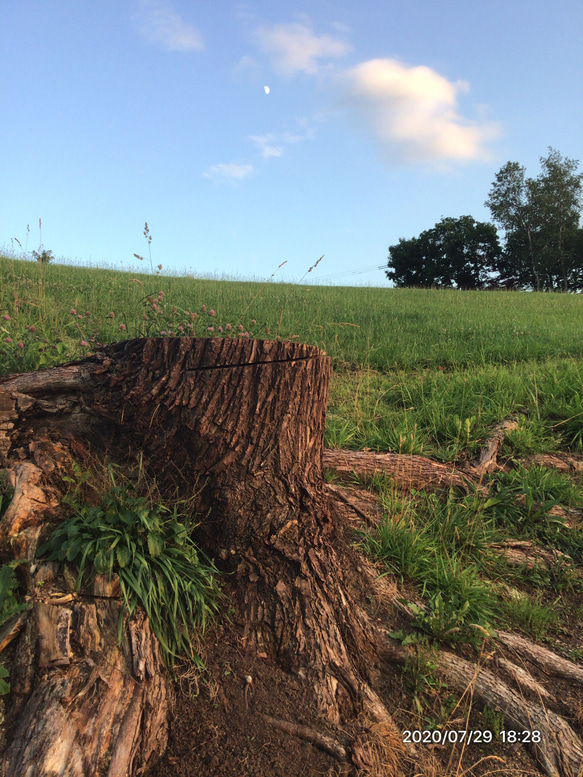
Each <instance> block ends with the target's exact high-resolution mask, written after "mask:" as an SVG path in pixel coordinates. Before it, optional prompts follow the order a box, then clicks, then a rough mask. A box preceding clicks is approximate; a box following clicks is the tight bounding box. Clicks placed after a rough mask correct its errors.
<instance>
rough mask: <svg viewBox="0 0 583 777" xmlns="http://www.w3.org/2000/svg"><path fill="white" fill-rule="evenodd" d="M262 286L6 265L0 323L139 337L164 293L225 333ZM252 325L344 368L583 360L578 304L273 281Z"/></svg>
mask: <svg viewBox="0 0 583 777" xmlns="http://www.w3.org/2000/svg"><path fill="white" fill-rule="evenodd" d="M41 274H42V276H41ZM260 287H261V284H260V283H257V282H251V283H247V282H242V281H222V280H213V279H200V278H191V277H188V276H186V277H176V276H152V275H145V274H136V273H126V272H118V271H113V270H105V269H102V270H100V269H96V268H94V269H87V268H83V267H72V266H62V265H52V264H51V265H38V264H36V263H32V262H27V261H21V260H13V259H9V258H7V257H4V258H3V257H0V289H1V291H0V317H1V315H4V314H6V313H7V314H9V315H11V316H13V323H12V324H11V327H12V328H11V330H10V331H11V335H10V336H12V337H13V338H14V336H17V337H18V334H19V332H20V333H24V325H25V324H29V325H34V326H37V327H39V325H40V326H42V329H43V332H44V334H45V336H47V335H48V336H53V337H54V336H55V335H57V334H58V335H59V336H61V335H62V333H63V332H64V331H66V332H70V329H71V328H70V326H69V325H70V323H71V320H70V316H69V311H70V310H71V309H78V308H79V309H81V312H82V313H83V314H84V313H85V311H90V313H91V317H92V322H85V324H84V328H83V332H84V334H85V335H86V336H85V337H84V338H78V339H79V340H81V339H85V340H86V341H89V339H91V338H92V337H96V338H98V339H99V338H100V339H101V340H106V339H107V338H110V339H111V338H112V337H121V336H130V335H131V334H132V331H133V330H132V328H131V327H130V325H131V326H132V327H133V326H134V325H136V324H137V323H138V322H139V320H140V316H141V315H142V310H141V309H140V307H139V305H140V299H141V298H143V297H144V295H147V294H155V293H157V292H159V291H163V292H164V294H165V296H166V298H167V299H170V300H171V301H172V304H173V305H175V306H177V307H178V308H181V309H187V310H196V309H198V308H199V307H200V306H201V305H203V304H205V305H207V306H208V308H209V309H210V308H212V309H213V310H215V311H216V316H217V318H216V321H217V323H221V322H222V324H223V325H225V324H226V323H227V322H228V321H230V322H231V323H233V322H234V321H236V320H237V319H238V318H239V316H240V315H241V313H242V312H243V311H244V310H245V309H246V308H247V306H248V304H249V301H250V300H251V299H252V298H253V297H254V296H255V295H256V293H257V292H258V291H259V289H260ZM111 312H114V313H115V314H116V320H117V321H119V320H120V319H119V318H117V317H118V316H120V315H121V314H122V313H123V314H124V316H125V319H124V320H125V323H126V326H127V327H128V328H127V330H126V334H125V335H123V334H120V333H119V331H117V332H115V331H114V330H112V328H111V326H110V323H109V321H108V316H109V314H110V313H111ZM252 319H255V320H257V321H259V322H261V324H263V325H265V326H266V327H269V329H270V332H269V336H273V335H275V334H276V333H277V332H279V334H280V335H282V336H287V337H292V336H294V335H296V336H297V337H298V338H299V339H301V340H303V341H305V342H308V343H311V344H313V345H317V346H320V347H322V348H324V349H325V350H326V351H327V353H328V354H329V355H330V356H331V357H332V359H333V363H334V366H335V368H336V369H338V368H348V369H363V368H369V369H374V370H378V371H381V372H387V371H389V370H391V371H392V370H395V369H397V370H399V369H401V370H407V371H410V370H413V369H417V370H418V369H424V368H432V369H438V368H439V367H442V368H443V369H444V370H448V369H449V370H451V369H459V368H463V367H475V366H484V365H487V364H500V365H504V364H512V363H515V362H524V361H532V360H535V361H539V360H544V359H546V358H548V357H549V356H551V355H552V356H554V357H568V356H571V357H579V356H581V355H583V339H582V338H581V337H580V335H579V333H580V332H581V329H582V327H583V298H582V297H581V296H579V295H563V294H534V293H533V294H527V293H512V292H501V291H500V292H499V291H493V292H458V291H451V290H423V289H379V288H351V287H322V286H304V285H301V286H299V285H291V284H284V283H269V284H267V285H266V286H265V287H264V288H263V290H262V291H261V294H259V295H258V296H257V298H256V299H255V301H254V303H253V305H252V306H251V307H250V309H249V311H248V321H250V320H252ZM243 323H244V324H245V326H247V323H248V322H247V321H245V322H243ZM67 327H68V329H67ZM88 336H89V337H88ZM263 336H268V334H267V333H264V334H263Z"/></svg>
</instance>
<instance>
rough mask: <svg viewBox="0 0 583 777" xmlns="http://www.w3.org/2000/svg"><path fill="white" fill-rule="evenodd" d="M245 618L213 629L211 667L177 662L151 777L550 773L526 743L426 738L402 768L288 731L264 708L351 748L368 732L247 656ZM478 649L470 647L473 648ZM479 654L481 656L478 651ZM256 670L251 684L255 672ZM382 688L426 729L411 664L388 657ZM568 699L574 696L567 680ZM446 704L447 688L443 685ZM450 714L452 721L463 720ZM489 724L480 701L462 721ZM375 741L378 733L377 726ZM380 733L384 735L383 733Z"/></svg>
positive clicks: (409, 719)
mask: <svg viewBox="0 0 583 777" xmlns="http://www.w3.org/2000/svg"><path fill="white" fill-rule="evenodd" d="M238 634H239V631H238V628H237V626H235V625H233V624H226V625H223V626H217V627H213V628H212V629H210V630H209V631H208V632H207V635H206V638H205V646H204V652H205V653H206V655H205V663H206V667H207V670H206V672H203V673H202V674H201V673H198V672H196V671H194V670H193V669H192V668H190V669H189V668H188V667H187V666H186V665H184V666H180V667H177V681H176V683H175V689H176V708H175V712H174V714H173V716H172V719H171V727H170V736H169V742H168V748H167V751H166V753H165V755H164V757H163V759H162V760H161V761H159V762H158V763H157V764H156V765H155V766H154V768H153V770H152V771H151V775H152V777H170V776H171V775H172V776H173V777H174V776H175V777H195V776H196V777H319V776H320V775H321V776H322V777H324V776H326V777H333V775H345V776H350V777H360V776H361V775H363V776H364V775H365V774H371V775H373V777H384V776H385V775H386V777H392V775H397V774H399V775H403V777H421V776H422V775H423V777H446V775H447V776H449V775H459V777H462V775H463V777H485V776H486V775H490V774H492V775H494V774H496V775H508V777H511V776H512V777H527V775H529V776H531V777H532V775H540V774H543V772H542V771H541V770H540V769H539V768H538V767H537V765H536V762H535V761H534V760H533V759H532V757H531V756H530V755H529V753H528V752H527V751H526V750H525V749H524V747H522V746H512V745H509V744H503V743H501V742H500V741H498V742H496V743H493V744H491V745H486V744H484V745H478V744H472V745H470V746H468V747H466V748H460V746H459V745H458V746H455V747H454V746H451V745H443V746H441V745H437V746H436V745H421V746H420V749H419V751H418V754H417V757H416V758H415V759H413V760H410V761H407V762H403V763H402V767H401V770H400V771H395V770H394V767H392V766H391V765H390V764H389V763H386V764H384V765H383V760H382V755H381V757H380V760H378V761H376V760H375V761H373V763H372V764H371V765H370V768H369V769H358V768H356V767H354V765H351V764H349V763H346V762H341V761H339V760H337V759H336V758H334V757H333V756H331V755H329V754H328V753H326V752H324V751H323V750H321V749H319V748H318V747H316V746H315V745H313V744H311V743H310V742H308V741H304V740H302V739H301V738H299V737H298V736H294V735H291V734H288V733H284V732H283V731H281V730H279V729H278V728H277V727H275V726H274V725H272V724H270V723H268V722H266V721H265V719H264V718H263V716H264V715H267V716H271V717H272V718H278V719H280V720H285V721H289V722H292V723H295V724H300V725H303V726H305V727H308V728H309V729H311V730H312V731H316V732H318V733H320V734H324V735H325V734H328V735H329V736H331V737H333V738H334V739H335V740H336V741H337V742H339V743H340V744H344V745H347V746H348V747H349V748H350V746H351V744H352V743H353V742H354V739H355V737H361V741H362V737H363V736H364V739H365V740H366V727H365V734H364V735H363V725H362V722H361V721H358V720H352V721H346V722H344V723H343V724H341V725H340V727H338V728H334V727H330V726H327V725H326V723H325V722H323V721H322V720H321V719H318V717H317V716H316V714H315V708H314V701H313V697H312V694H311V689H310V688H309V687H307V686H306V685H304V684H303V683H302V682H301V680H300V679H299V678H297V677H295V676H293V675H291V674H288V673H286V672H285V671H283V670H282V669H281V668H280V667H278V666H275V665H274V664H273V663H271V662H269V661H267V660H264V659H259V658H256V657H253V656H249V655H245V653H244V651H243V649H242V648H241V643H240V639H239V636H238ZM467 657H468V658H470V655H468V656H467ZM474 659H475V656H474ZM248 677H250V678H251V683H249V682H248V680H247V678H248ZM379 684H380V688H379V690H380V691H381V693H382V695H383V697H384V698H385V699H388V700H389V703H388V707H389V709H390V711H391V713H392V714H393V716H394V718H395V721H396V722H397V724H398V726H399V728H400V729H401V730H402V731H405V730H406V729H413V728H418V727H419V723H418V722H416V721H418V718H417V717H416V714H415V704H414V699H413V692H412V691H411V688H410V686H409V684H408V682H407V678H406V676H405V673H403V672H402V671H401V669H399V668H398V667H395V666H391V665H387V667H386V671H385V674H384V675H383V676H382V677H381V678H380V682H379ZM562 690H563V693H564V695H563V698H564V699H565V706H566V707H568V706H570V705H571V704H572V703H574V701H575V700H574V698H570V696H571V694H570V689H569V687H568V685H567V684H565V687H564V688H563V689H562ZM437 697H439V703H441V700H443V698H446V697H447V694H446V696H445V697H444V694H443V692H438V693H437V694H436V699H437ZM455 724H456V721H455V720H452V721H451V723H450V726H449V727H451V728H456V725H455ZM468 726H469V727H471V728H473V729H485V728H488V725H487V724H486V722H485V721H484V719H483V716H482V714H481V712H480V711H479V710H475V711H474V712H473V713H472V715H471V717H470V721H469V723H468V724H465V723H463V722H461V721H459V720H458V721H457V727H458V728H467V727H468ZM370 733H371V741H373V742H374V741H375V732H374V731H373V730H372V729H371V731H370ZM376 740H377V742H378V735H377V736H376Z"/></svg>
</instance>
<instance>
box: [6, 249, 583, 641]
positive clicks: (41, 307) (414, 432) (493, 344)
mask: <svg viewBox="0 0 583 777" xmlns="http://www.w3.org/2000/svg"><path fill="white" fill-rule="evenodd" d="M73 311H74V312H73ZM209 327H213V330H214V331H213V332H210V331H209ZM219 328H222V329H223V335H227V334H229V335H233V336H247V335H248V336H252V337H261V338H265V337H267V338H274V337H281V338H293V339H297V340H301V341H303V342H307V343H311V344H313V345H316V346H319V347H321V348H323V349H324V350H325V351H326V352H327V353H328V354H329V355H330V356H331V358H332V363H333V367H334V373H333V378H332V383H331V387H330V397H329V406H328V416H327V426H326V437H325V442H326V445H327V446H337V447H346V448H353V449H360V448H363V447H368V448H371V449H373V450H380V451H392V452H400V453H409V454H420V455H425V456H429V457H431V458H434V459H437V460H440V461H443V462H452V463H455V462H458V463H459V462H460V461H463V460H466V459H467V458H468V457H471V456H473V455H475V454H476V453H477V452H478V451H479V450H480V448H481V447H482V446H483V445H484V443H485V441H486V440H487V439H488V437H489V435H490V434H491V430H492V427H493V426H495V425H496V424H497V423H500V422H501V421H503V420H505V419H507V418H508V417H509V416H513V417H515V418H516V419H517V422H518V428H517V429H516V430H515V431H513V432H511V433H510V434H509V435H508V436H507V438H506V440H505V442H504V446H503V448H502V450H501V452H500V454H499V455H500V457H501V458H502V459H503V460H505V461H506V462H507V463H508V465H509V467H510V471H509V472H507V473H498V474H497V475H496V476H495V477H494V478H492V480H491V482H490V492H489V494H487V495H484V496H482V495H480V496H478V495H471V496H469V497H468V496H460V495H457V494H454V493H451V494H445V495H443V496H442V497H441V498H438V497H433V496H428V495H425V494H412V495H410V496H407V497H404V496H402V495H401V496H399V497H397V496H396V495H395V492H394V489H392V488H391V487H390V486H388V487H385V488H384V491H383V488H382V487H381V489H380V490H381V492H383V498H384V499H385V502H386V504H385V506H386V509H387V515H386V518H385V520H384V521H383V522H382V523H381V525H380V526H379V529H378V531H377V532H376V533H375V534H370V535H369V536H368V537H367V538H366V544H367V546H368V548H369V550H370V552H371V553H373V554H374V555H375V556H376V557H377V558H378V559H380V560H382V561H383V562H384V563H385V564H386V568H387V570H388V571H390V572H391V573H392V574H396V575H398V576H399V577H400V578H401V580H402V581H403V582H406V583H407V584H413V585H414V586H416V587H417V589H416V590H417V591H418V595H419V596H420V597H421V598H422V599H423V600H424V602H425V603H426V609H425V611H423V612H422V613H421V612H420V613H418V616H417V621H418V625H419V627H420V628H421V629H422V630H423V629H424V630H425V631H429V632H430V633H433V634H434V636H436V637H439V635H441V637H443V636H444V635H447V634H450V632H451V633H453V634H462V633H468V629H469V628H471V626H472V624H481V625H488V624H492V623H493V622H495V621H496V616H495V611H496V608H498V610H500V612H503V617H504V618H506V619H507V620H508V619H510V621H511V622H514V623H515V625H517V626H519V627H521V628H530V630H531V632H534V633H536V634H539V635H540V634H542V633H543V632H544V633H546V629H547V628H549V624H550V623H551V622H550V621H549V623H548V624H547V625H546V626H544V622H545V621H544V617H545V616H544V612H543V614H540V613H539V615H540V617H539V618H538V620H537V619H536V618H535V619H534V620H533V618H534V616H533V617H531V618H530V620H529V619H528V618H526V616H524V613H522V614H520V606H518V605H517V606H516V607H514V609H513V608H512V607H506V608H505V609H504V608H502V609H500V604H501V602H500V597H499V595H498V594H497V593H496V591H497V588H496V584H497V583H498V582H502V581H504V582H507V583H512V584H513V583H515V582H517V581H518V582H520V581H521V582H522V583H524V584H525V585H529V584H531V585H532V586H535V587H536V586H541V587H542V589H544V590H545V591H546V593H547V594H548V595H551V594H552V593H553V592H554V593H555V594H556V592H557V591H559V592H563V591H567V592H568V593H569V595H571V594H572V595H573V596H575V595H578V591H579V589H580V587H581V586H580V584H578V583H577V582H576V581H574V579H573V577H572V575H571V573H570V572H569V571H568V570H566V571H565V570H563V571H560V570H559V571H556V572H554V573H553V574H549V573H544V574H543V573H542V572H540V571H538V572H536V574H535V573H533V572H532V571H530V572H527V571H526V570H515V569H514V570H513V569H509V568H507V567H505V566H504V565H501V564H500V562H499V560H498V561H497V560H496V558H495V556H494V554H492V553H491V552H490V551H489V550H488V544H489V543H490V542H492V541H494V540H500V539H505V538H508V537H519V538H521V539H525V538H526V539H529V540H531V541H533V542H534V543H538V544H542V545H545V546H546V547H555V548H557V549H560V550H562V551H563V552H564V553H568V554H569V555H570V556H571V558H572V559H573V560H574V561H575V562H577V563H580V562H581V559H582V558H583V531H582V530H581V529H580V528H578V527H574V528H570V529H568V528H567V527H566V526H565V522H564V520H563V519H559V518H555V517H553V516H549V515H548V512H549V510H550V509H551V508H552V507H553V506H554V505H557V504H559V503H560V504H562V505H566V506H571V507H579V508H583V485H582V484H581V482H580V481H579V480H577V479H573V478H568V477H566V476H563V475H560V474H557V473H556V472H551V471H550V470H546V469H543V468H534V469H531V470H529V471H527V470H525V469H524V468H522V467H521V466H520V465H518V463H517V462H518V460H519V459H521V458H523V457H525V456H529V455H531V454H536V453H549V452H553V451H568V452H571V453H574V454H581V453H582V452H583V360H582V358H581V357H582V356H583V337H581V332H582V331H583V297H582V296H581V295H563V294H548V293H544V294H543V293H541V294H537V293H517V292H502V291H492V292H485V291H480V292H458V291H443V290H419V289H378V288H376V289H375V288H347V287H319V286H305V285H290V284H282V283H275V282H269V283H259V282H242V281H228V280H217V279H212V278H195V277H191V276H162V275H160V276H153V275H146V274H143V273H142V274H138V273H133V272H118V271H113V270H110V269H97V268H84V267H74V266H66V265H58V264H54V263H52V264H45V265H40V264H37V263H33V262H26V261H21V260H17V259H12V258H10V257H2V256H0V374H5V373H8V372H18V371H24V370H34V369H37V368H39V367H42V366H49V365H52V364H56V363H59V362H62V361H64V360H67V359H71V358H79V357H82V356H84V355H86V354H89V353H91V352H92V351H93V349H94V348H96V347H97V346H98V345H99V344H105V343H109V342H112V341H115V340H118V339H122V338H128V337H136V336H145V335H153V336H167V335H181V334H182V335H188V334H193V333H196V335H197V336H201V335H202V336H211V335H212V336H217V335H218V334H219V331H220V329H219ZM570 575H571V576H570ZM535 577H536V580H535ZM530 601H531V604H532V606H531V610H532V612H535V613H536V612H538V610H537V609H536V608H537V607H538V608H539V610H540V608H543V609H544V607H547V606H548V605H543V604H542V603H541V602H539V601H538V600H536V598H531V600H530ZM574 606H578V605H577V603H576V602H575V604H574ZM541 612H542V610H541ZM513 619H514V620H513ZM452 629H453V632H452ZM450 636H451V634H450Z"/></svg>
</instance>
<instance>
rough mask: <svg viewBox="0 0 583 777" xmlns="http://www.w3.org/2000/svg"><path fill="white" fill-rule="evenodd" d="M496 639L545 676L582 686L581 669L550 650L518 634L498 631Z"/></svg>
mask: <svg viewBox="0 0 583 777" xmlns="http://www.w3.org/2000/svg"><path fill="white" fill-rule="evenodd" d="M496 635H497V639H499V640H500V642H502V643H503V644H504V645H506V647H507V648H509V649H510V650H512V651H513V652H515V653H516V654H517V655H518V656H520V657H521V658H523V659H524V658H526V659H527V660H528V661H531V662H532V663H533V664H536V665H537V666H538V667H539V668H540V669H542V670H543V672H545V674H547V675H550V676H551V677H552V676H553V675H554V676H555V677H560V678H562V679H564V680H568V681H569V682H570V683H574V684H575V685H583V667H581V666H579V665H578V664H574V663H573V662H572V661H568V660H567V659H566V658H562V657H561V656H559V655H557V653H554V652H553V651H552V650H548V649H547V648H544V647H541V645H536V644H535V643H534V642H531V641H530V640H528V639H526V638H525V637H521V636H519V635H518V634H510V633H509V632H507V631H498V632H497V633H496Z"/></svg>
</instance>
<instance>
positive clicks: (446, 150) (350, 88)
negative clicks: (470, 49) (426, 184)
mask: <svg viewBox="0 0 583 777" xmlns="http://www.w3.org/2000/svg"><path fill="white" fill-rule="evenodd" d="M338 84H339V87H340V104H341V105H342V106H343V107H344V108H345V109H347V110H348V113H349V115H350V116H351V118H352V119H353V120H354V121H355V122H356V123H357V124H358V125H359V126H364V127H365V128H366V129H368V130H370V131H371V132H372V134H373V136H374V137H375V139H376V140H377V141H378V142H379V143H380V145H381V148H382V149H383V152H384V153H385V154H386V155H387V156H389V157H390V158H391V160H393V161H395V160H396V161H402V162H405V163H412V162H429V163H443V162H449V161H469V160H475V159H482V158H484V157H486V156H487V154H486V149H485V144H486V142H487V141H488V140H490V139H492V138H493V137H496V136H497V135H498V127H497V125H495V124H492V123H489V124H488V123H475V122H470V121H467V120H466V119H464V118H463V117H462V116H460V115H459V114H458V95H459V93H460V92H467V91H468V89H469V85H468V84H467V83H466V82H464V81H456V82H451V81H448V80H447V79H446V78H444V77H443V76H441V75H439V73H436V72H435V71H434V70H431V69H430V68H428V67H424V66H420V67H407V66H406V65H403V64H402V63H400V62H398V61H397V60H394V59H373V60H370V61H368V62H363V63H362V64H360V65H358V66H356V67H354V68H352V69H350V70H348V71H346V72H345V73H344V75H343V76H341V78H340V79H339V81H338Z"/></svg>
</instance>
